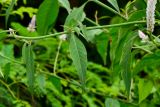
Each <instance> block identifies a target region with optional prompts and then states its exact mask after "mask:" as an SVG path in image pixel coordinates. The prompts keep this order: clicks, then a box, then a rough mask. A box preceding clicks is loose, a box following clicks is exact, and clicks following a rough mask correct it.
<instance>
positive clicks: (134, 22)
mask: <svg viewBox="0 0 160 107" xmlns="http://www.w3.org/2000/svg"><path fill="white" fill-rule="evenodd" d="M144 23H146V21H143V20H142V21H132V22H126V23H119V24H112V25H103V26H93V27H87V30H93V29H102V28H112V27H120V26H126V25H133V24H144ZM72 32H74V31H72ZM67 33H68V31H64V32H59V33H54V34H50V35H44V36H38V37H24V36H19V35H13V37H14V38H16V39H25V40H39V39H45V38H49V37H54V36H58V35H62V34H67Z"/></svg>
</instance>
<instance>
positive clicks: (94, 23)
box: [85, 17, 99, 26]
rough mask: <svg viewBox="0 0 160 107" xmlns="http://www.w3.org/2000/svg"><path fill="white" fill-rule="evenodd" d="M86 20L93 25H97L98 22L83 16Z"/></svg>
mask: <svg viewBox="0 0 160 107" xmlns="http://www.w3.org/2000/svg"><path fill="white" fill-rule="evenodd" d="M85 19H86V20H87V21H88V22H90V23H92V24H93V25H96V26H97V25H99V24H97V23H96V22H94V21H93V20H91V19H89V18H87V17H86V18H85Z"/></svg>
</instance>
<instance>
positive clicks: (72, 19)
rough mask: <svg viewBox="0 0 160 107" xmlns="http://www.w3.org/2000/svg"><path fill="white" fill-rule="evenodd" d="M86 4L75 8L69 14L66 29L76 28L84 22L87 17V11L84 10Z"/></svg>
mask: <svg viewBox="0 0 160 107" xmlns="http://www.w3.org/2000/svg"><path fill="white" fill-rule="evenodd" d="M84 6H85V4H84V5H82V6H81V7H79V8H73V10H72V11H71V13H70V14H69V15H68V16H67V18H66V21H65V24H64V30H68V29H69V28H74V27H76V26H78V25H79V22H82V21H83V20H84V18H85V13H84V12H83V9H84Z"/></svg>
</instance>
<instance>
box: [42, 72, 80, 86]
mask: <svg viewBox="0 0 160 107" xmlns="http://www.w3.org/2000/svg"><path fill="white" fill-rule="evenodd" d="M40 72H41V73H43V74H46V75H50V76H54V77H56V78H58V79H60V80H62V81H66V82H68V83H70V84H73V85H76V86H78V87H81V85H80V84H75V83H74V82H72V81H70V80H68V79H65V78H62V77H59V76H57V75H54V74H53V73H49V72H44V71H40Z"/></svg>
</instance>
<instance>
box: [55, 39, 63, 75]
mask: <svg viewBox="0 0 160 107" xmlns="http://www.w3.org/2000/svg"><path fill="white" fill-rule="evenodd" d="M62 42H63V41H62V40H61V41H60V42H59V45H58V50H57V54H56V58H55V61H54V67H53V73H54V75H56V67H57V61H58V56H59V51H60V49H61V45H62Z"/></svg>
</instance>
